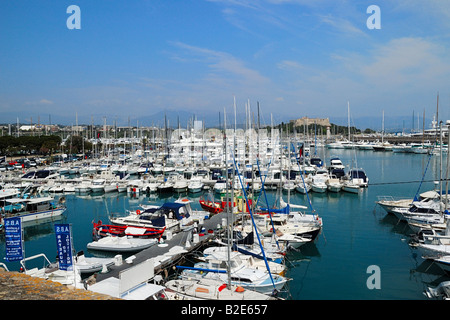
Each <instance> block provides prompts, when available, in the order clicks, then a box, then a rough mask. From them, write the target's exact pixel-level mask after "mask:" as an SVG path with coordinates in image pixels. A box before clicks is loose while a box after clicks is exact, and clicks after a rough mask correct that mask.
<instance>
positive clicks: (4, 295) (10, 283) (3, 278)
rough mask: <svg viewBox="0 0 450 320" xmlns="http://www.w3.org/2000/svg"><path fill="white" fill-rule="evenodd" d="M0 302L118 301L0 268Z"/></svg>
mask: <svg viewBox="0 0 450 320" xmlns="http://www.w3.org/2000/svg"><path fill="white" fill-rule="evenodd" d="M0 300H119V299H116V298H113V297H111V296H108V295H103V294H98V293H95V292H92V291H88V290H83V289H75V288H73V287H69V286H65V285H62V284H60V283H57V282H54V281H50V280H45V279H41V278H36V277H31V276H29V275H26V274H23V273H19V272H13V271H9V272H8V271H5V270H4V269H3V268H1V267H0Z"/></svg>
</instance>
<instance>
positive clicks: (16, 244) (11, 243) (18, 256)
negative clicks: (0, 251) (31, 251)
mask: <svg viewBox="0 0 450 320" xmlns="http://www.w3.org/2000/svg"><path fill="white" fill-rule="evenodd" d="M5 242H6V257H5V259H6V260H7V261H19V260H22V259H23V248H22V218H20V217H15V218H5Z"/></svg>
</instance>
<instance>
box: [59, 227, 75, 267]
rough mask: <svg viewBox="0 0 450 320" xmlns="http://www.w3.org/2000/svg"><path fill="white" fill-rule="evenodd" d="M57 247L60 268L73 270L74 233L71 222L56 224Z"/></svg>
mask: <svg viewBox="0 0 450 320" xmlns="http://www.w3.org/2000/svg"><path fill="white" fill-rule="evenodd" d="M55 234H56V248H57V250H58V260H59V269H60V270H73V269H72V266H73V260H72V233H71V230H70V225H69V224H55Z"/></svg>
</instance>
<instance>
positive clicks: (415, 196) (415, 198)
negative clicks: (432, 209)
mask: <svg viewBox="0 0 450 320" xmlns="http://www.w3.org/2000/svg"><path fill="white" fill-rule="evenodd" d="M433 150H434V147H433V148H432V150H431V151H433ZM432 155H433V153H431V154H430V155H429V156H428V162H427V166H426V167H425V172H424V173H423V175H422V181H423V179H424V178H425V175H426V174H427V170H428V166H429V165H430V160H431V156H432ZM422 181H420V184H419V188H417V191H416V194H415V195H414V200H417V195H418V194H419V191H420V188H421V187H422Z"/></svg>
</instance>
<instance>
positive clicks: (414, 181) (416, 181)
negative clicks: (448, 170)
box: [369, 179, 448, 195]
mask: <svg viewBox="0 0 450 320" xmlns="http://www.w3.org/2000/svg"><path fill="white" fill-rule="evenodd" d="M435 181H437V182H439V179H433V180H412V181H399V182H377V183H369V186H382V185H389V184H402V183H418V182H420V183H422V182H435ZM442 181H448V180H446V179H442ZM419 190H420V187H419ZM417 192H419V191H417ZM416 195H417V194H416Z"/></svg>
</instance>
